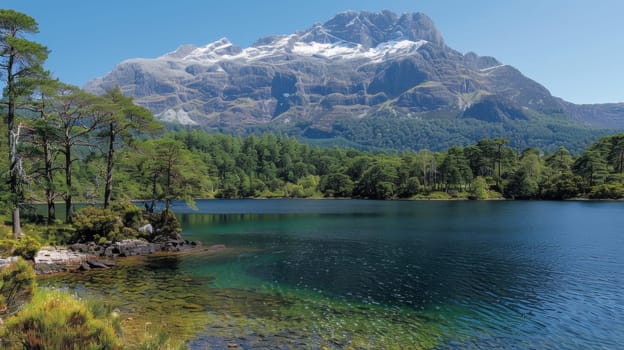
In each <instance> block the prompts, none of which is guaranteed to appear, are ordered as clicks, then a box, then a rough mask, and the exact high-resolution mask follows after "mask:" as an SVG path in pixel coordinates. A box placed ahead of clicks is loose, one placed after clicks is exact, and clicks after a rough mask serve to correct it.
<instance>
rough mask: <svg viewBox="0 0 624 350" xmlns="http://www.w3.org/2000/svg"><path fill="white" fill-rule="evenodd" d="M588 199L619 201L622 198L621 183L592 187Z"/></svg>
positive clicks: (623, 192)
mask: <svg viewBox="0 0 624 350" xmlns="http://www.w3.org/2000/svg"><path fill="white" fill-rule="evenodd" d="M589 198H594V199H620V198H624V184H623V183H618V182H615V183H607V184H601V185H597V186H594V187H592V189H591V192H590V193H589Z"/></svg>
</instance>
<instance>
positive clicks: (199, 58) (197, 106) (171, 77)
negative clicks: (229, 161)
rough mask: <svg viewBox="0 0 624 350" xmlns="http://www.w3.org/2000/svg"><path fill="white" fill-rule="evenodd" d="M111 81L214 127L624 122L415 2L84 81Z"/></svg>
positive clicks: (317, 132)
mask: <svg viewBox="0 0 624 350" xmlns="http://www.w3.org/2000/svg"><path fill="white" fill-rule="evenodd" d="M113 86H119V87H120V88H121V89H122V91H123V92H124V93H125V94H127V95H130V96H133V97H134V98H135V101H136V102H137V103H139V104H141V105H143V106H145V107H147V108H149V109H150V110H152V111H153V112H154V113H155V114H156V115H157V116H158V117H159V118H160V119H161V120H164V121H168V122H172V123H179V124H185V125H197V126H200V127H204V128H207V129H212V130H214V129H218V130H239V131H243V132H253V129H254V128H256V127H263V128H264V127H269V128H277V129H281V130H286V132H288V133H290V134H293V135H295V136H301V137H310V135H313V138H319V137H320V138H332V137H341V136H344V135H343V134H341V133H340V131H339V129H340V128H337V126H339V125H341V124H342V125H345V124H351V123H352V122H354V121H357V120H368V119H370V118H382V119H383V118H386V119H388V120H389V119H390V118H397V117H400V118H402V119H406V120H408V121H409V122H411V123H414V122H423V123H424V121H427V120H433V119H436V118H443V119H444V118H446V119H449V120H451V119H452V120H465V119H470V118H472V119H475V120H478V121H480V122H483V123H502V124H503V126H504V127H507V129H513V130H514V132H516V133H517V132H520V131H521V130H517V129H519V128H522V127H523V126H522V125H520V124H518V123H521V122H522V121H536V120H537V121H539V122H540V123H542V124H547V123H551V122H552V123H563V124H574V125H576V127H578V128H585V127H593V128H609V129H624V103H620V104H617V103H615V104H598V105H575V104H572V103H570V102H567V101H564V100H562V99H560V98H557V97H554V96H552V95H551V94H550V92H549V91H548V89H546V88H545V87H544V86H542V85H541V84H539V83H537V82H535V81H533V80H531V79H529V78H527V77H526V76H524V75H523V74H522V73H521V72H520V71H519V70H517V69H516V68H514V67H512V66H509V65H506V64H504V63H501V62H499V61H498V60H497V59H496V58H494V57H489V56H479V55H477V54H476V53H474V52H468V53H466V54H462V53H460V52H458V51H455V50H453V49H452V48H450V47H448V46H447V45H446V43H445V41H444V39H443V38H442V35H441V33H440V32H439V30H438V29H437V28H436V26H435V24H434V23H433V21H432V20H431V19H430V18H429V17H427V16H426V15H425V14H422V13H411V14H402V15H400V16H399V15H396V14H394V13H392V12H390V11H382V12H379V13H373V12H364V11H363V12H354V11H350V12H343V13H339V14H337V15H336V16H334V17H333V18H332V19H330V20H328V21H326V22H325V23H323V24H315V25H313V26H312V27H310V28H308V29H306V30H302V31H298V32H295V33H292V34H287V35H272V36H267V37H264V38H260V39H258V40H257V41H256V42H255V43H254V44H252V45H251V46H249V47H247V48H241V47H239V46H236V45H234V44H233V43H231V42H230V41H229V40H228V39H227V38H221V39H219V40H216V41H214V42H212V43H209V44H207V45H205V46H202V47H197V46H194V45H181V46H180V47H178V48H177V49H176V50H174V51H172V52H169V53H166V54H164V55H162V56H160V57H157V58H154V59H145V58H137V59H129V60H126V61H123V62H122V63H120V64H119V65H117V66H116V67H115V68H114V69H113V70H112V71H111V72H110V73H109V74H107V75H105V76H104V77H100V78H97V79H95V80H93V81H91V82H89V83H88V84H87V85H86V87H85V88H86V89H87V90H89V91H92V92H96V93H102V92H103V91H105V90H106V89H109V88H111V87H113ZM467 112H468V113H467ZM475 112H478V113H477V114H475ZM343 122H346V123H343ZM514 132H511V133H510V134H511V136H514V135H513V134H514ZM502 136H507V135H502ZM384 137H392V135H391V134H390V133H386V135H384ZM523 137H524V136H523ZM469 139H470V138H467V140H469ZM432 142H433V141H432ZM467 142H468V141H467ZM408 148H409V147H408Z"/></svg>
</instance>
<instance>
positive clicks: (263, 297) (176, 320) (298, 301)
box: [41, 200, 624, 349]
mask: <svg viewBox="0 0 624 350" xmlns="http://www.w3.org/2000/svg"><path fill="white" fill-rule="evenodd" d="M197 205H198V210H197V211H193V210H191V209H189V208H187V207H186V206H185V205H183V204H182V203H176V205H175V206H174V211H175V212H176V213H177V214H178V217H179V219H180V220H181V223H182V226H183V235H184V237H185V238H187V239H191V240H198V241H202V242H203V246H204V247H205V248H203V249H199V250H196V251H193V252H185V253H181V254H173V255H171V254H166V255H156V256H150V257H142V258H137V259H126V260H125V261H122V262H120V264H119V266H118V267H116V268H114V269H111V270H106V271H92V272H89V273H83V274H66V275H57V276H52V277H44V278H42V280H41V284H42V285H44V286H56V287H63V288H69V289H70V290H72V291H75V292H76V293H78V294H79V295H84V296H90V297H102V298H104V299H105V300H107V302H109V303H111V304H112V305H113V306H114V307H115V308H118V309H119V311H120V312H121V313H122V314H126V315H131V316H132V317H128V320H131V321H128V322H127V323H128V324H127V327H128V329H132V328H133V327H134V328H135V329H140V328H141V327H142V325H143V324H145V323H144V322H153V323H154V324H163V323H165V324H166V325H165V326H163V328H165V329H167V330H169V331H172V332H175V333H176V334H178V335H179V336H181V337H184V338H185V339H188V340H189V346H190V347H191V348H193V349H206V348H208V349H227V345H228V344H231V343H236V344H240V345H241V346H242V348H244V349H262V348H269V349H290V348H297V349H299V348H301V349H321V348H322V347H326V348H328V349H343V348H353V349H380V348H382V349H383V348H387V349H491V348H505V349H531V348H533V349H588V348H591V349H615V348H618V347H620V346H621V344H624V316H623V315H624V291H623V286H624V203H623V202H593V201H570V202H547V201H527V202H524V201H485V202H473V201H367V200H207V201H199V202H198V203H197ZM215 244H225V245H226V247H227V249H225V250H223V251H218V252H215V251H212V250H208V249H206V247H209V246H211V245H215ZM141 322H143V323H141Z"/></svg>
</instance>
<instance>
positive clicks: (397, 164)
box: [78, 130, 624, 199]
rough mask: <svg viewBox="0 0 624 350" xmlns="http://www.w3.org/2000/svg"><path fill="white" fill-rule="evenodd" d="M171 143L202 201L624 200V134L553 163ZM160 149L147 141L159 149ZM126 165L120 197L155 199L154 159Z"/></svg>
mask: <svg viewBox="0 0 624 350" xmlns="http://www.w3.org/2000/svg"><path fill="white" fill-rule="evenodd" d="M165 139H169V140H171V141H170V142H171V143H172V145H175V147H179V148H181V150H183V151H184V152H188V154H187V157H188V159H187V160H186V161H185V162H186V164H187V165H185V167H188V168H187V169H186V170H184V169H179V170H181V173H184V172H189V173H192V174H193V176H201V181H196V182H195V184H196V185H198V186H200V187H197V188H195V189H193V190H192V191H191V192H190V194H191V195H193V196H195V197H218V198H241V197H355V198H371V199H395V198H413V197H427V196H431V195H432V194H433V195H434V196H435V195H436V193H437V195H438V196H439V195H440V194H439V192H445V193H448V194H451V195H452V196H465V197H471V198H486V197H500V196H503V197H505V198H517V199H568V198H575V197H589V198H621V197H623V196H624V134H618V135H613V136H608V137H604V138H602V139H600V140H599V141H598V142H596V143H595V144H593V145H591V146H590V147H589V148H588V149H587V150H586V151H585V152H584V153H582V154H581V155H579V156H573V155H571V154H570V152H568V151H567V150H566V149H565V148H564V147H560V148H559V149H558V150H557V151H556V152H554V153H549V154H543V153H542V152H541V151H540V150H539V149H537V148H528V149H526V150H524V151H522V152H520V153H518V152H517V151H515V150H513V149H512V148H510V147H508V141H507V140H505V139H485V140H481V141H479V142H478V143H477V144H476V145H472V146H467V147H457V146H453V147H450V148H449V149H447V150H446V151H445V152H430V151H427V150H421V151H418V152H402V153H370V152H362V151H357V150H354V149H343V148H318V147H313V146H309V145H306V144H302V143H300V142H298V141H297V140H295V139H293V138H289V137H282V136H276V135H273V134H264V135H261V136H248V137H244V138H242V137H232V136H227V135H223V134H206V133H205V132H202V131H199V130H190V131H178V132H175V133H171V134H168V135H167V136H166V137H165ZM154 142H155V141H153V140H152V141H146V143H147V144H149V143H152V146H154V145H156V146H157V143H158V142H157V143H156V144H154ZM154 150H155V151H156V152H160V151H159V150H157V149H156V148H154ZM137 154H138V155H137ZM122 157H123V160H124V161H123V162H119V174H120V176H119V178H118V180H117V181H121V182H123V184H121V183H120V184H118V185H117V186H116V188H117V189H118V191H119V192H118V193H116V195H117V196H122V195H123V196H130V197H132V198H152V197H154V193H155V192H154V191H152V190H153V189H154V188H153V187H150V186H149V184H150V182H149V181H146V180H145V174H144V171H143V169H142V164H143V163H144V161H142V160H141V159H139V158H141V157H144V155H141V154H140V152H139V153H137V152H136V151H134V150H132V149H128V150H126V151H125V152H124V153H123V155H122ZM137 157H138V158H137ZM88 160H89V161H91V162H94V161H96V159H95V158H93V157H92V158H89V159H88ZM88 168H89V166H88V165H87V166H85V167H84V169H88ZM141 179H143V180H141ZM78 182H81V183H88V182H89V181H87V179H86V178H83V179H81V180H79V181H78ZM92 190H93V191H98V188H97V187H96V186H94V187H92ZM185 193H187V194H188V193H189V191H185Z"/></svg>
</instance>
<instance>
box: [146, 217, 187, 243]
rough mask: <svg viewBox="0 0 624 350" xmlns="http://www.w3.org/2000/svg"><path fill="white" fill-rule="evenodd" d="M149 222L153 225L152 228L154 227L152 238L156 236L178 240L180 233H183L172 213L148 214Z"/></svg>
mask: <svg viewBox="0 0 624 350" xmlns="http://www.w3.org/2000/svg"><path fill="white" fill-rule="evenodd" d="M147 220H148V221H149V222H150V224H152V227H154V234H153V236H152V237H150V238H154V237H156V236H164V237H166V238H177V236H178V233H180V231H182V228H181V227H180V223H179V222H178V219H177V218H176V216H175V214H174V213H173V212H171V211H166V210H164V211H162V212H160V213H151V214H147Z"/></svg>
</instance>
